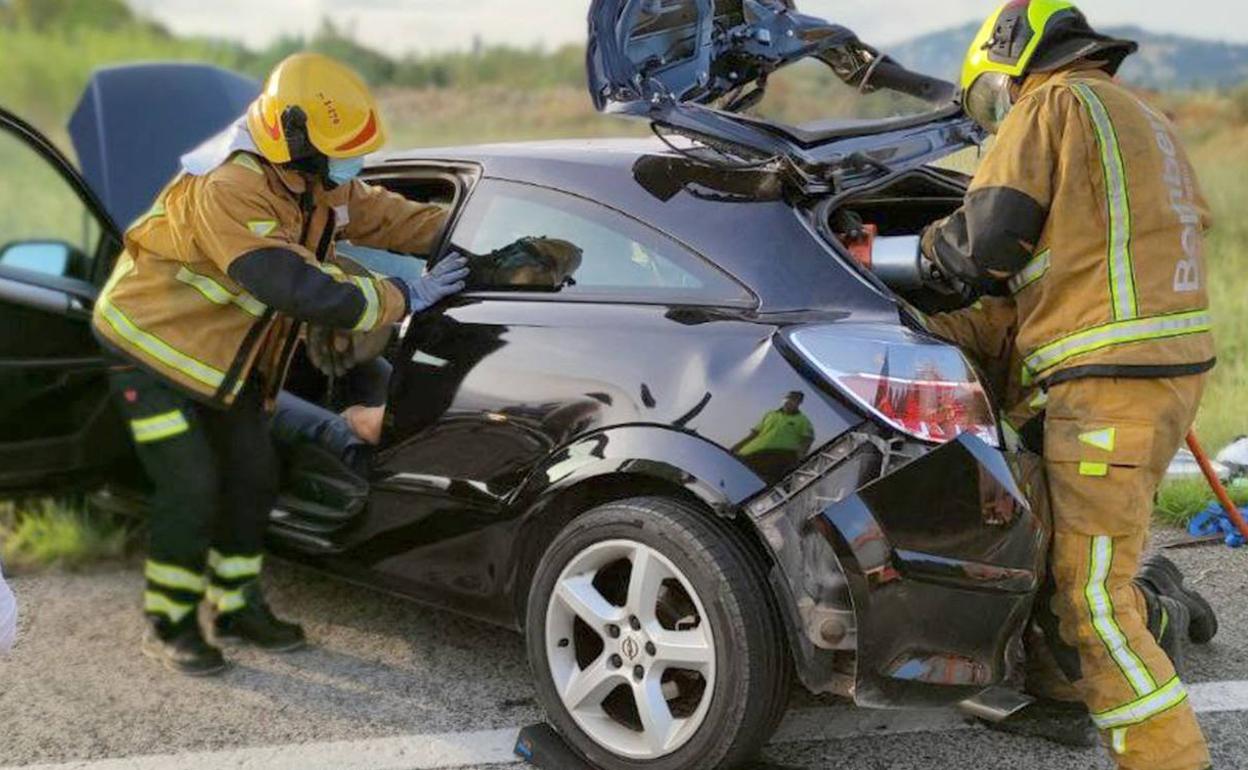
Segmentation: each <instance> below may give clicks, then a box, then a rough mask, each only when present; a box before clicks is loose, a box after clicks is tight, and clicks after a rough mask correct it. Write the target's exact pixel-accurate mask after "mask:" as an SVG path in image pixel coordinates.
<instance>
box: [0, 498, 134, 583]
mask: <svg viewBox="0 0 1248 770" xmlns="http://www.w3.org/2000/svg"><path fill="white" fill-rule="evenodd" d="M133 533H134V529H133V527H132V525H129V524H127V523H124V522H122V521H120V520H117V519H114V518H112V517H111V516H108V515H104V514H101V513H99V512H97V511H91V510H90V509H88V508H87V507H86V506H85V504H84V503H82V502H81V501H71V500H33V501H22V502H0V559H3V561H4V565H5V569H6V570H9V569H12V570H21V569H32V568H42V567H60V568H63V569H71V570H72V569H79V568H82V567H86V566H89V565H91V564H95V563H98V562H101V561H107V560H110V559H119V558H121V557H122V556H124V555H125V553H126V549H127V546H128V544H129V543H130V542H131V540H132V537H133Z"/></svg>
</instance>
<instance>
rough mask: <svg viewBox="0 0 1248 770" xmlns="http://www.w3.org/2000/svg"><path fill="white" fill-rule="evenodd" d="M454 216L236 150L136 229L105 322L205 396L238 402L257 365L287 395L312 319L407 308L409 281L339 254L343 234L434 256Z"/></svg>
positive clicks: (124, 344)
mask: <svg viewBox="0 0 1248 770" xmlns="http://www.w3.org/2000/svg"><path fill="white" fill-rule="evenodd" d="M445 221H446V211H445V210H444V209H443V208H442V207H439V206H433V205H425V204H419V203H413V202H410V201H408V200H406V199H405V198H403V197H402V196H399V195H396V194H394V193H391V192H388V191H386V190H383V189H381V188H379V187H374V186H372V185H369V184H366V183H364V182H361V181H358V180H356V181H353V182H351V183H350V184H348V185H344V186H341V187H338V188H337V189H335V190H332V191H326V190H324V189H323V188H322V187H321V186H320V183H319V182H317V183H315V186H314V187H313V189H308V186H307V183H306V182H305V177H303V176H302V175H300V174H299V173H297V172H294V171H291V170H288V169H284V168H278V167H275V166H273V165H270V164H269V163H266V162H265V161H263V160H262V159H260V158H259V157H258V156H255V155H252V154H250V153H247V152H238V153H235V154H234V155H232V156H231V157H230V159H229V160H227V161H226V162H225V163H224V164H223V165H222V166H220V167H219V168H217V169H216V170H214V171H212V172H211V173H209V174H207V175H205V176H192V175H188V174H182V175H180V176H178V177H177V178H175V179H174V180H173V182H171V183H170V185H169V186H168V187H167V188H166V189H165V190H164V191H163V192H162V193H161V195H160V197H159V198H158V199H157V202H156V204H155V205H154V206H153V208H152V209H151V211H149V212H148V213H147V214H145V215H144V216H143V217H142V218H140V219H139V220H138V221H137V222H136V223H135V224H134V225H133V226H132V227H131V228H130V230H129V231H128V232H127V233H126V238H125V245H126V249H125V252H124V253H123V254H122V255H121V257H119V258H118V260H117V264H116V265H115V266H114V269H113V274H112V277H111V278H110V279H109V281H108V284H107V285H106V286H105V288H104V291H103V292H102V293H101V295H100V298H99V301H98V302H97V304H96V308H95V313H94V319H93V326H94V329H95V331H96V333H97V334H98V335H99V336H100V337H101V338H102V339H103V341H104V342H105V343H106V345H108V346H109V347H111V348H113V349H114V350H115V351H117V352H119V353H121V354H123V355H124V356H125V357H126V358H128V359H130V360H132V361H134V362H136V363H138V364H140V365H141V366H143V367H145V368H146V369H148V370H150V371H152V372H154V373H156V374H158V375H160V376H161V377H163V378H164V379H166V380H167V381H169V382H171V383H173V384H176V385H178V386H180V387H181V388H183V389H185V390H187V391H189V392H190V393H192V394H193V395H195V396H197V397H199V398H200V399H202V400H204V401H208V402H210V403H215V404H218V405H222V406H228V405H230V404H231V403H233V401H234V397H235V396H236V395H237V393H238V392H239V391H240V390H241V389H242V386H243V385H244V384H245V383H246V381H247V379H248V377H249V376H250V375H251V373H252V372H253V370H254V371H256V372H258V373H259V374H260V375H261V376H262V377H263V379H264V382H265V385H266V388H267V391H268V392H269V394H270V395H275V394H276V392H277V390H278V389H279V388H280V387H281V382H282V380H283V379H284V377H285V368H286V366H287V365H288V362H289V359H290V356H291V354H292V353H293V351H294V347H295V343H296V342H297V340H298V337H299V332H300V329H301V327H302V322H304V321H312V322H316V323H321V324H324V325H327V326H330V327H333V328H340V329H349V330H358V331H369V330H372V329H374V328H377V327H378V326H380V325H382V324H390V323H394V322H396V321H398V320H399V319H401V318H402V316H403V315H404V314H405V312H406V310H407V304H408V302H407V296H406V289H405V288H402V285H401V284H400V283H399V282H397V281H394V280H393V279H388V278H384V277H380V276H375V275H371V274H369V273H368V272H367V271H365V270H363V269H361V268H359V267H358V266H356V265H354V264H353V263H350V262H349V261H347V260H345V259H340V258H338V257H337V256H336V255H335V251H334V242H335V240H337V239H345V240H350V241H352V242H354V243H358V244H361V245H365V246H371V247H375V248H380V249H386V250H390V251H396V252H402V253H411V254H426V253H428V252H429V251H430V250H431V248H432V247H433V245H434V243H435V241H436V239H437V237H438V235H439V233H440V231H441V229H442V227H443V225H444V224H445ZM292 255H293V256H292ZM242 260H246V265H245V267H246V268H247V269H246V270H240V269H238V268H240V267H243V266H244V265H243V264H242V263H241V262H240V261H242ZM236 263H238V264H236ZM231 268H235V269H233V270H232V269H231ZM243 281H245V282H247V283H248V284H250V285H249V286H244V285H243ZM257 295H259V296H257ZM266 298H267V299H269V300H270V304H276V305H280V306H281V307H280V308H274V307H271V306H270V304H266V302H265V301H264V300H265V299H266Z"/></svg>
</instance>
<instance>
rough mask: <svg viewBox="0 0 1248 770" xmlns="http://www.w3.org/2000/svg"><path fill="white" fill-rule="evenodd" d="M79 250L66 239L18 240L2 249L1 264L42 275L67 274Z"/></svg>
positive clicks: (0, 250) (0, 254)
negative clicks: (65, 240) (66, 241)
mask: <svg viewBox="0 0 1248 770" xmlns="http://www.w3.org/2000/svg"><path fill="white" fill-rule="evenodd" d="M77 251H78V250H77V249H75V248H74V247H73V246H71V245H70V244H68V243H65V242H64V241H17V242H15V243H10V244H8V245H6V246H5V247H4V248H3V249H0V265H2V266H4V267H16V268H20V269H22V270H29V271H31V272H33V273H40V274H41V275H55V276H65V275H66V274H67V273H68V272H69V269H70V266H71V265H73V262H74V255H75V254H76V253H77Z"/></svg>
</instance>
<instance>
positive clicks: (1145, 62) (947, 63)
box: [887, 24, 1248, 90]
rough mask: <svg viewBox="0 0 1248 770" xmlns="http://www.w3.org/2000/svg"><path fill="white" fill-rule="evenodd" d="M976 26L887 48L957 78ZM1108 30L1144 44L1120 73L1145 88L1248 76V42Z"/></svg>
mask: <svg viewBox="0 0 1248 770" xmlns="http://www.w3.org/2000/svg"><path fill="white" fill-rule="evenodd" d="M978 30H979V25H978V24H968V25H967V26H965V27H958V28H956V29H947V30H944V31H943V32H933V33H931V34H929V35H923V36H921V37H916V38H914V39H912V40H910V41H907V42H905V43H900V44H898V45H894V46H889V47H888V49H887V51H888V53H889V54H891V55H892V56H893V57H894V58H896V59H897V60H898V61H900V62H902V63H903V64H905V65H906V66H907V67H910V68H911V69H917V70H919V71H921V72H926V73H929V74H932V75H940V76H942V77H945V78H949V79H955V78H956V77H957V74H958V73H959V72H960V71H961V67H962V58H963V57H964V56H965V55H966V49H967V46H969V45H970V44H971V40H972V39H973V38H974V37H975V33H976V32H977V31H978ZM1105 34H1107V35H1115V36H1119V37H1126V38H1129V39H1131V40H1135V41H1138V42H1139V43H1140V52H1139V53H1138V54H1136V55H1135V56H1132V57H1131V58H1130V59H1128V60H1127V63H1126V64H1125V65H1124V66H1123V68H1122V73H1121V74H1122V77H1123V79H1125V80H1127V81H1129V82H1131V83H1134V84H1136V85H1139V86H1143V87H1145V88H1155V89H1158V90H1172V89H1187V88H1226V87H1230V86H1236V85H1239V84H1241V83H1243V82H1245V81H1248V45H1236V44H1233V43H1221V42H1216V41H1211V40H1201V39H1198V38H1192V37H1183V36H1181V35H1159V34H1156V33H1153V32H1148V31H1146V30H1143V29H1140V28H1139V27H1110V28H1107V29H1106V30H1105Z"/></svg>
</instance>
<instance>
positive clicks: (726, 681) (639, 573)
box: [526, 498, 790, 770]
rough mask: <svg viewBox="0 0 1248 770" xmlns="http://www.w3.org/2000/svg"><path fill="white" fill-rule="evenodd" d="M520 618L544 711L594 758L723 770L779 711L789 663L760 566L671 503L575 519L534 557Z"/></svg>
mask: <svg viewBox="0 0 1248 770" xmlns="http://www.w3.org/2000/svg"><path fill="white" fill-rule="evenodd" d="M526 620H527V623H526V628H527V638H528V652H529V660H530V662H531V664H532V667H533V671H534V673H535V675H536V683H537V692H538V697H539V698H540V700H541V701H542V705H543V706H544V707H545V709H546V713H547V716H548V718H549V720H550V722H551V723H552V724H553V725H554V726H555V728H556V729H558V730H559V732H560V734H562V735H563V736H564V738H565V740H567V742H568V743H569V744H570V745H571V746H572V748H574V749H575V750H577V751H578V752H579V753H581V754H582V755H583V756H584V757H585V758H586V759H588V760H589V761H590V762H592V763H593V764H594V765H595V766H597V767H602V768H611V769H613V768H622V769H623V768H638V767H646V768H656V769H662V770H668V769H671V770H676V769H677V768H679V769H680V770H684V769H685V768H700V769H701V768H707V769H710V768H727V767H732V766H734V765H736V764H737V763H739V762H741V761H742V760H744V759H746V758H748V757H749V756H750V755H752V754H753V753H755V752H756V751H757V750H758V749H759V748H760V747H761V746H762V745H763V743H765V742H766V740H767V738H768V737H770V735H771V733H772V732H773V731H774V730H775V727H776V725H777V724H778V722H779V719H780V717H781V716H782V715H783V713H784V706H785V704H786V702H787V696H788V690H789V682H790V665H789V660H788V656H787V650H786V647H785V643H784V639H783V636H782V634H781V626H780V620H779V617H778V614H777V611H776V608H775V605H774V602H773V600H772V599H771V594H770V591H769V590H768V588H767V586H766V583H765V579H764V575H763V571H762V568H761V566H760V565H759V564H758V563H757V560H755V559H754V558H752V557H751V555H750V554H749V552H748V551H747V549H746V548H745V546H744V544H742V543H741V542H740V540H739V538H738V536H737V535H736V534H735V533H734V532H732V531H731V530H730V529H729V527H728V526H727V525H725V524H724V523H723V522H719V521H715V520H713V519H711V518H709V517H708V516H707V515H706V514H703V513H701V512H699V511H696V510H693V509H692V508H690V507H689V506H687V505H685V504H683V503H680V502H676V501H672V500H667V499H661V498H637V499H632V500H624V501H620V502H613V503H609V504H606V505H603V506H600V507H598V508H595V509H594V510H592V511H590V512H588V513H586V514H584V515H583V516H581V517H578V518H577V519H575V520H573V521H572V522H571V523H570V524H568V525H567V527H565V528H564V529H563V531H561V532H560V533H559V534H558V536H556V538H555V539H554V542H553V543H552V544H551V545H550V547H549V549H548V550H547V552H546V554H545V555H544V556H543V558H542V560H541V563H540V564H539V565H538V569H537V574H536V576H535V578H534V582H533V587H532V589H531V591H530V593H529V603H528V611H527V619H526Z"/></svg>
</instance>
